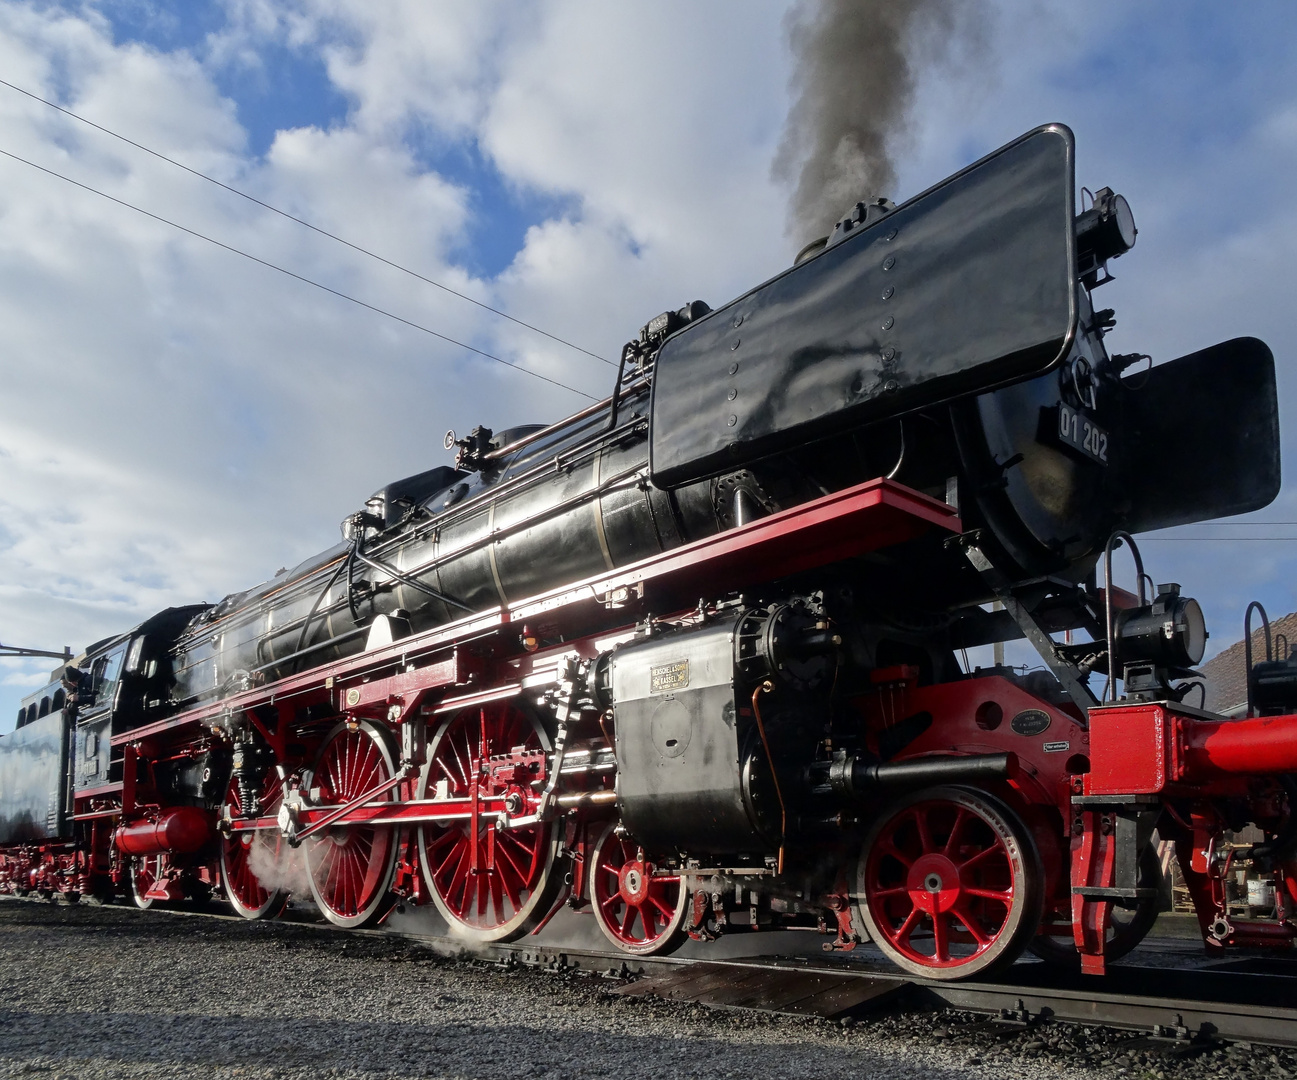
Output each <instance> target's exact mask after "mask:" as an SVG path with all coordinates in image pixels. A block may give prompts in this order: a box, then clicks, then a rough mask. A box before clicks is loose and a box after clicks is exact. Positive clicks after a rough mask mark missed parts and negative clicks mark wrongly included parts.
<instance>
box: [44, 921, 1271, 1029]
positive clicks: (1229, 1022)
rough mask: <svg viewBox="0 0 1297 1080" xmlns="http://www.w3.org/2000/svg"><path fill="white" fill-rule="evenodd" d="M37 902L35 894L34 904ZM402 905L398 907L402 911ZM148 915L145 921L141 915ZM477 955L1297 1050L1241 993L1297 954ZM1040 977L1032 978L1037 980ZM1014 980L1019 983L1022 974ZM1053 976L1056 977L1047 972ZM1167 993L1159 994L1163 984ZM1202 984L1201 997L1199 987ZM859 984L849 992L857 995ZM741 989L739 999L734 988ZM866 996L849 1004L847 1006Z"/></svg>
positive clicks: (419, 937)
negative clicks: (891, 959)
mask: <svg viewBox="0 0 1297 1080" xmlns="http://www.w3.org/2000/svg"><path fill="white" fill-rule="evenodd" d="M32 902H33V903H34V902H36V901H32ZM398 910H399V909H398ZM155 913H157V914H160V915H164V916H179V917H182V918H210V919H229V920H233V921H238V922H240V923H241V922H243V920H242V919H241V918H240V917H239V916H238V915H234V914H229V913H225V912H220V913H217V912H212V911H192V910H191V911H185V910H180V909H157V908H155V909H154V910H153V911H150V912H148V915H153V914H155ZM140 915H141V917H147V916H146V915H145V913H143V912H141V913H140ZM292 925H294V926H301V927H306V928H310V929H313V930H317V931H319V932H321V933H326V934H338V935H355V934H360V935H364V936H369V937H374V938H383V937H389V938H390V937H399V938H402V939H404V940H406V941H409V942H411V943H412V944H416V945H421V946H424V947H427V948H432V949H435V950H437V951H439V952H441V953H443V954H445V955H470V954H466V953H465V952H464V942H463V940H462V939H459V938H456V937H453V936H451V935H450V934H445V935H441V934H427V933H417V932H413V931H411V930H408V929H403V928H402V927H401V926H399V925H392V924H391V923H386V924H384V925H382V926H380V927H378V928H374V929H367V930H342V929H340V928H338V927H336V926H333V925H332V924H330V923H327V922H305V921H303V922H298V921H296V920H294V921H293V923H292ZM471 956H472V957H473V958H475V959H479V960H486V961H491V962H495V963H499V964H504V965H512V964H524V965H526V966H529V967H536V968H550V969H557V970H567V969H575V970H585V971H594V972H602V973H605V974H612V975H619V976H620V977H622V978H631V977H634V976H640V977H642V979H641V980H640V981H637V982H631V983H629V984H628V985H627V986H625V987H623V988H622V992H623V993H625V994H627V995H628V996H643V995H644V994H645V993H646V992H651V991H652V989H653V984H654V983H655V982H658V981H659V980H661V979H662V978H663V977H667V978H672V979H673V980H674V981H677V982H678V983H679V984H680V985H681V986H682V987H683V986H688V985H692V986H695V987H702V986H706V985H707V984H709V983H711V984H715V983H717V982H718V981H719V982H720V983H721V984H722V985H724V984H725V983H727V982H728V983H731V984H736V985H737V984H738V983H739V982H740V981H741V980H742V981H743V982H745V983H746V986H745V992H744V993H743V994H742V997H741V1000H742V1001H743V1003H742V1004H726V1003H725V1002H724V1001H722V1000H716V996H715V995H708V994H706V993H701V994H694V995H693V996H689V995H688V994H687V993H682V994H674V993H666V994H663V995H660V996H663V997H665V998H667V999H668V1000H677V1001H696V1002H698V1003H700V1004H705V1005H708V1006H709V1007H714V1008H728V1009H746V1010H751V1011H758V1012H775V1013H780V1014H783V1015H790V1016H800V1017H804V1018H805V1017H824V1018H828V1019H835V1018H838V1017H841V1016H846V1015H860V1014H861V1013H863V1012H865V1011H867V1009H868V1008H869V1007H870V1003H875V1002H876V1003H883V1002H886V1003H888V1004H891V1005H896V1006H899V1007H901V1008H928V1007H933V1006H937V1007H942V1006H944V1007H948V1008H951V1009H957V1010H960V1011H962V1012H969V1013H975V1014H980V1015H983V1016H987V1017H988V1018H992V1019H995V1018H999V1017H1001V1016H1002V1015H1004V1014H1010V1015H1012V1016H1013V1017H1014V1018H1016V1019H1017V1020H1018V1021H1020V1022H1021V1021H1025V1023H1026V1025H1027V1026H1031V1025H1034V1024H1038V1023H1044V1022H1047V1021H1051V1020H1052V1021H1060V1022H1064V1023H1073V1024H1084V1025H1087V1026H1088V1025H1102V1026H1105V1027H1110V1028H1116V1029H1118V1030H1124V1031H1130V1032H1132V1033H1141V1032H1142V1033H1146V1034H1147V1033H1150V1032H1154V1031H1156V1030H1157V1029H1159V1028H1160V1029H1166V1028H1172V1027H1177V1026H1178V1027H1181V1028H1187V1029H1188V1030H1189V1032H1190V1033H1191V1035H1192V1036H1196V1037H1199V1038H1203V1039H1207V1040H1224V1041H1226V1042H1230V1041H1247V1042H1252V1043H1258V1044H1262V1045H1267V1046H1282V1047H1297V1007H1291V1006H1286V1005H1275V1004H1258V1003H1257V1002H1255V1001H1248V1000H1240V999H1243V998H1247V997H1252V998H1257V997H1265V996H1266V995H1267V994H1268V995H1269V997H1270V1000H1272V1001H1290V1000H1294V990H1297V960H1293V961H1292V966H1293V974H1292V975H1291V976H1288V975H1254V974H1245V973H1239V972H1227V971H1219V970H1212V969H1205V970H1204V969H1184V968H1147V967H1137V966H1135V965H1129V964H1127V965H1122V966H1121V967H1118V968H1116V969H1115V970H1114V972H1113V973H1112V974H1110V975H1108V976H1106V977H1103V978H1086V979H1085V981H1084V982H1082V981H1081V976H1071V977H1070V981H1071V985H1068V982H1069V976H1067V975H1066V974H1064V973H1059V972H1057V970H1056V969H1051V968H1049V967H1047V966H1046V965H1045V964H1043V963H1039V964H1037V963H1023V964H1017V965H1015V966H1014V967H1012V968H1010V969H1009V971H1008V972H1006V973H1005V976H1004V978H1003V979H1002V980H1001V981H997V982H957V983H951V982H945V981H940V980H936V979H922V978H915V977H912V976H909V975H906V974H905V973H904V972H901V971H898V970H896V969H895V968H890V967H889V966H887V965H886V962H885V961H882V960H881V959H880V960H879V961H877V962H876V963H870V962H869V961H868V960H866V959H859V960H857V959H843V958H842V957H841V956H840V955H837V956H835V957H834V958H832V959H828V958H819V957H816V958H812V959H803V958H799V957H792V958H787V957H780V958H774V957H763V956H751V957H743V958H737V959H726V960H705V959H695V958H690V957H681V956H633V955H630V954H628V953H623V952H621V951H619V950H617V949H615V948H613V947H612V946H611V945H609V946H608V948H607V949H590V948H583V947H568V946H564V945H557V944H549V943H545V942H543V941H540V942H538V941H535V940H532V939H523V940H522V941H515V942H509V943H494V944H483V945H475V946H474V947H473V950H472V953H471ZM1033 975H1035V976H1038V978H1037V979H1035V980H1033V979H1032V976H1033ZM806 976H817V977H819V978H818V980H817V981H819V982H820V983H821V989H820V990H819V991H812V992H810V993H808V994H807V995H806V996H804V997H801V998H797V997H793V998H791V999H790V997H789V995H788V994H786V993H785V994H781V993H779V985H778V984H779V982H780V981H781V980H784V981H789V980H794V979H796V978H798V977H800V978H802V980H803V981H804V982H805V981H807V980H806ZM1014 976H1017V977H1018V979H1017V981H1015V979H1014ZM1040 977H1052V983H1053V984H1052V985H1051V984H1047V983H1046V982H1045V981H1044V978H1040ZM754 980H755V981H756V983H757V984H758V985H759V983H760V982H761V980H768V982H769V985H770V990H771V992H770V994H769V997H768V999H767V1001H766V1002H765V1003H764V1004H763V1003H762V1001H761V1000H760V997H759V993H760V992H759V990H754ZM1122 983H1127V984H1130V983H1134V984H1136V986H1137V988H1139V989H1140V990H1141V991H1142V992H1131V990H1130V989H1119V988H1118V984H1122ZM1158 983H1161V984H1163V989H1165V990H1166V991H1167V992H1165V993H1159V992H1153V991H1154V990H1156V989H1157V984H1158ZM1195 985H1197V987H1198V989H1199V990H1200V991H1201V992H1200V993H1197V994H1195V993H1193V990H1194V988H1195ZM853 990H854V991H855V993H851V992H850V991H853ZM735 996H736V997H738V996H739V995H735ZM862 1000H863V1001H864V1004H863V1005H861V1004H856V1005H851V1004H848V1005H846V1006H845V1007H842V1003H843V1002H851V1001H856V1002H860V1001H862Z"/></svg>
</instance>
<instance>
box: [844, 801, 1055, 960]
mask: <svg viewBox="0 0 1297 1080" xmlns="http://www.w3.org/2000/svg"><path fill="white" fill-rule="evenodd" d="M1042 878H1043V871H1042V869H1041V863H1040V855H1039V853H1038V852H1037V850H1036V846H1035V843H1034V841H1033V840H1032V838H1031V834H1030V833H1029V832H1028V830H1027V828H1026V826H1025V825H1023V824H1022V822H1021V821H1020V820H1019V818H1018V816H1017V815H1016V814H1015V813H1013V811H1012V810H1010V809H1009V808H1008V807H1007V806H1005V805H1004V804H1003V803H1001V802H1000V801H999V800H998V799H995V798H992V797H991V796H989V795H986V794H983V793H982V792H978V791H973V790H970V789H965V788H954V787H950V788H932V789H930V790H927V791H921V792H917V793H915V794H913V795H910V796H908V797H907V798H904V799H902V800H901V801H900V802H898V803H896V804H894V805H893V806H891V807H889V808H887V809H886V810H885V811H883V814H882V816H881V817H880V818H879V819H878V821H877V822H876V823H875V824H874V826H873V828H872V829H871V830H870V832H869V835H868V836H867V837H866V838H865V844H864V848H863V850H862V852H861V855H860V861H859V863H858V866H857V871H856V894H857V898H858V899H857V903H858V905H859V911H860V917H861V920H862V922H863V923H864V925H865V928H866V929H867V930H868V931H869V935H870V937H871V938H873V940H874V942H875V944H877V945H878V947H879V948H880V949H882V950H883V952H884V953H885V954H886V955H887V956H888V958H889V959H891V960H892V961H893V962H894V963H895V964H897V965H898V966H899V967H902V968H904V969H905V970H906V971H909V972H913V973H914V974H916V975H924V976H926V977H928V978H930V979H966V978H970V977H972V976H974V975H981V974H985V973H986V972H987V971H988V970H990V969H992V968H994V967H997V966H999V965H1001V964H1010V963H1012V962H1013V961H1014V960H1016V959H1017V958H1018V956H1019V955H1020V954H1021V953H1022V950H1023V949H1024V948H1025V947H1026V945H1027V943H1028V942H1029V941H1030V940H1031V937H1032V935H1033V934H1034V933H1035V931H1036V926H1037V924H1038V923H1039V921H1040V916H1041V910H1042V907H1043V902H1044V901H1043V888H1042Z"/></svg>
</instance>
